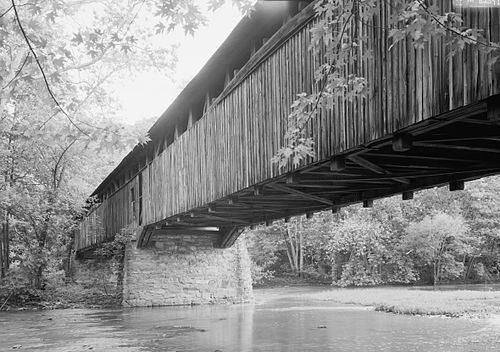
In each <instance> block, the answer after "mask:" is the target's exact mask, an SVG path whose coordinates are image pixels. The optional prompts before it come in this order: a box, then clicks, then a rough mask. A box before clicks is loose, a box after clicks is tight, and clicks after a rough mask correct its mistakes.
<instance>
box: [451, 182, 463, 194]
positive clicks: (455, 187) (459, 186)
mask: <svg viewBox="0 0 500 352" xmlns="http://www.w3.org/2000/svg"><path fill="white" fill-rule="evenodd" d="M464 188H465V184H464V181H461V180H457V181H450V191H451V192H454V191H463V190H464Z"/></svg>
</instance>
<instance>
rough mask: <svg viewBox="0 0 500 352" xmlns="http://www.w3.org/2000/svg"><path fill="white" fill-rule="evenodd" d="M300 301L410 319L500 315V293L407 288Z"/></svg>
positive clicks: (349, 291)
mask: <svg viewBox="0 0 500 352" xmlns="http://www.w3.org/2000/svg"><path fill="white" fill-rule="evenodd" d="M300 297H301V298H306V299H313V300H320V301H332V302H338V303H346V304H357V305H363V306H373V307H374V308H375V310H377V311H383V312H390V313H396V314H409V315H444V316H449V317H462V316H468V317H487V316H490V315H492V314H500V291H466V290H453V291H432V290H417V289H410V288H405V287H381V288H345V289H331V290H327V291H321V292H317V293H307V294H304V295H301V296H300Z"/></svg>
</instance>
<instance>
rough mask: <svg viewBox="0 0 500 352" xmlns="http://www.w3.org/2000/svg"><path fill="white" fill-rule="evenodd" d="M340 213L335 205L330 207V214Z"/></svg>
mask: <svg viewBox="0 0 500 352" xmlns="http://www.w3.org/2000/svg"><path fill="white" fill-rule="evenodd" d="M339 211H340V207H339V206H337V205H335V206H333V207H332V214H337V213H338V212H339Z"/></svg>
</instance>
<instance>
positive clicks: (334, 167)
mask: <svg viewBox="0 0 500 352" xmlns="http://www.w3.org/2000/svg"><path fill="white" fill-rule="evenodd" d="M343 170H345V158H344V157H343V156H338V157H334V158H332V159H331V160H330V171H343Z"/></svg>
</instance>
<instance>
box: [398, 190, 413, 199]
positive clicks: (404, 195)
mask: <svg viewBox="0 0 500 352" xmlns="http://www.w3.org/2000/svg"><path fill="white" fill-rule="evenodd" d="M401 197H402V199H403V200H410V199H413V191H406V192H403V193H402V194H401Z"/></svg>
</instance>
